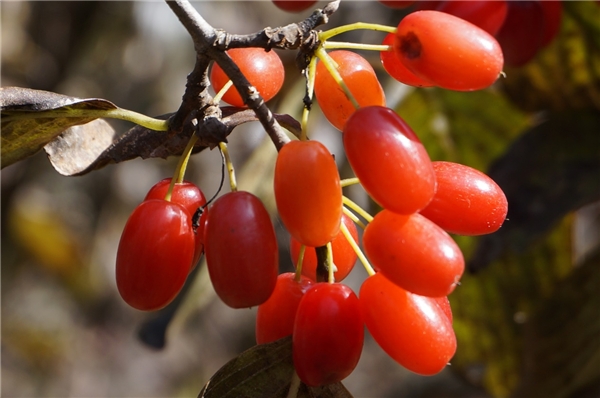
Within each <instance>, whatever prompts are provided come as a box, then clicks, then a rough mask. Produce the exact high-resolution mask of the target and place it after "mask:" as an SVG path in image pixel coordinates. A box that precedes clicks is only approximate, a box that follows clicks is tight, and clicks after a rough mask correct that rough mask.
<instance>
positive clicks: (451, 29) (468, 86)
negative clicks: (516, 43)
mask: <svg viewBox="0 0 600 398" xmlns="http://www.w3.org/2000/svg"><path fill="white" fill-rule="evenodd" d="M394 49H395V51H397V54H398V57H399V58H400V60H401V61H402V62H403V63H404V65H406V67H407V68H408V69H410V70H411V71H412V72H413V73H414V74H416V75H417V76H419V77H420V78H422V79H425V80H427V81H430V82H432V83H434V84H435V85H436V86H439V87H442V88H446V89H450V90H458V91H471V90H479V89H483V88H486V87H489V86H490V85H492V83H494V82H495V81H496V79H497V78H498V76H499V75H500V72H502V66H503V63H504V60H503V56H502V49H501V48H500V45H499V44H498V42H497V41H496V39H494V37H493V36H491V35H490V34H489V33H487V32H486V31H484V30H483V29H481V28H479V27H477V26H475V25H473V24H472V23H469V22H467V21H465V20H463V19H460V18H458V17H455V16H454V15H450V14H446V13H443V12H439V11H430V10H425V11H417V12H413V13H412V14H409V15H407V16H406V17H404V18H403V19H402V20H401V21H400V23H399V24H398V29H397V31H396V42H395V43H394Z"/></svg>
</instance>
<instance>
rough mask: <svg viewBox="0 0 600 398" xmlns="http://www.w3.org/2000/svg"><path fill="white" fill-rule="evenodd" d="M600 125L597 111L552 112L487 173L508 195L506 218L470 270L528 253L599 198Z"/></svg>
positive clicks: (482, 241) (483, 245)
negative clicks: (569, 216) (510, 254)
mask: <svg viewBox="0 0 600 398" xmlns="http://www.w3.org/2000/svg"><path fill="white" fill-rule="evenodd" d="M599 126H600V112H597V111H596V110H591V111H585V110H584V111H570V112H563V113H555V114H551V115H549V117H548V119H547V120H546V121H544V122H542V123H541V124H539V125H538V126H535V127H533V128H532V129H531V130H529V131H527V132H526V133H525V134H523V135H522V136H521V137H520V138H519V139H517V140H516V141H515V142H514V143H513V144H512V145H511V147H510V148H509V149H508V151H507V152H506V153H505V154H504V156H503V157H502V158H501V159H499V160H498V161H497V162H496V163H495V164H494V165H493V166H492V167H491V168H490V169H489V172H488V174H489V176H490V177H491V178H492V179H493V180H494V181H496V183H498V185H500V187H501V188H502V190H503V191H504V193H505V194H506V197H507V199H508V216H507V220H506V222H505V223H504V225H503V226H502V228H501V229H500V230H498V231H497V232H496V233H494V234H491V235H486V236H484V237H482V238H481V239H480V240H479V244H478V248H477V249H476V252H475V254H474V256H473V257H472V258H471V259H470V261H469V268H470V269H471V270H479V269H481V268H483V267H485V266H486V265H487V264H489V263H490V262H492V261H494V260H495V259H496V258H498V257H499V256H501V255H502V253H503V252H504V251H506V250H510V251H512V252H515V253H522V252H524V251H525V250H526V249H527V248H528V247H529V246H530V245H531V244H532V243H533V242H535V241H536V240H539V239H540V238H541V237H543V236H544V235H545V234H546V233H547V232H548V231H549V230H550V229H552V228H553V227H554V226H555V225H556V224H557V223H558V222H559V221H560V220H561V219H562V218H563V217H564V216H565V215H566V214H568V213H569V212H571V211H574V210H576V209H578V208H580V207H582V206H584V205H586V204H588V203H591V202H593V201H595V200H598V199H600V130H599Z"/></svg>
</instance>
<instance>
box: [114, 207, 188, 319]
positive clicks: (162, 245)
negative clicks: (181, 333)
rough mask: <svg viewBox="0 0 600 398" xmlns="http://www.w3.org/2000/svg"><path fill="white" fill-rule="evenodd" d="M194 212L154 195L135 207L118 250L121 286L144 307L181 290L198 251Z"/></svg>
mask: <svg viewBox="0 0 600 398" xmlns="http://www.w3.org/2000/svg"><path fill="white" fill-rule="evenodd" d="M194 249H195V241H194V232H193V230H192V224H191V219H190V215H189V214H188V213H187V211H186V210H185V209H184V208H183V207H182V206H180V205H178V204H175V203H172V202H167V201H166V200H163V199H150V200H146V201H144V202H142V203H141V204H140V205H139V206H138V207H136V208H135V210H134V211H133V213H132V214H131V216H129V219H128V220H127V223H126V224H125V228H124V229H123V234H122V235H121V240H120V241H119V248H118V250H117V264H116V279H117V288H118V290H119V293H120V294H121V297H122V298H123V300H125V302H126V303H127V304H129V305H130V306H132V307H133V308H136V309H138V310H143V311H153V310H158V309H160V308H163V307H165V306H166V305H167V304H169V303H170V302H171V301H172V300H173V299H174V298H175V296H176V295H177V293H179V291H180V290H181V288H182V287H183V284H184V283H185V280H186V278H187V275H188V273H189V271H190V264H191V262H192V258H193V255H194Z"/></svg>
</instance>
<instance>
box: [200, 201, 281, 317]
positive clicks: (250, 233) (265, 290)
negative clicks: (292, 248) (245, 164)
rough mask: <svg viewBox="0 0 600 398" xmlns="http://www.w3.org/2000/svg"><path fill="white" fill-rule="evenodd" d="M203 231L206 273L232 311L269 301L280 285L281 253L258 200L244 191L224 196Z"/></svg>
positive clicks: (268, 220)
mask: <svg viewBox="0 0 600 398" xmlns="http://www.w3.org/2000/svg"><path fill="white" fill-rule="evenodd" d="M204 233H205V243H204V250H205V252H206V264H207V266H208V273H209V275H210V280H211V282H212V284H213V287H214V288H215V291H216V292H217V295H218V296H219V297H220V298H221V300H222V301H223V302H224V303H225V304H227V305H228V306H230V307H232V308H248V307H253V306H256V305H259V304H262V303H264V302H265V301H267V299H268V298H269V297H270V296H271V294H272V293H273V289H275V284H276V282H277V274H278V270H279V253H278V250H277V239H276V237H275V230H274V229H273V224H272V223H271V219H270V217H269V213H268V212H267V210H266V209H265V207H264V205H263V204H262V202H261V201H260V199H258V198H257V197H256V196H254V195H252V194H251V193H249V192H243V191H237V192H229V193H226V194H225V195H223V196H221V197H220V198H218V199H217V200H216V201H215V202H214V204H213V205H212V207H211V208H210V211H209V212H208V216H207V219H206V226H205V230H204Z"/></svg>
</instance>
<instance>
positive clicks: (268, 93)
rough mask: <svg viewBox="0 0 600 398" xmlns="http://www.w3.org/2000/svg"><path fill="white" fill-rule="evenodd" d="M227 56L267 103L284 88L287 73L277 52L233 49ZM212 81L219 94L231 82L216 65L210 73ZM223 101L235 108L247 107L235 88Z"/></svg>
mask: <svg viewBox="0 0 600 398" xmlns="http://www.w3.org/2000/svg"><path fill="white" fill-rule="evenodd" d="M227 54H228V55H229V56H230V57H231V59H232V60H233V62H235V63H236V65H237V66H238V68H240V71H241V72H242V73H243V74H244V76H246V79H248V81H249V82H250V84H252V85H253V86H254V87H255V88H256V90H258V92H259V93H260V95H261V96H262V98H263V99H264V100H265V101H269V100H270V99H271V98H273V97H274V96H275V95H276V94H277V93H278V92H279V90H280V89H281V87H282V86H283V81H284V79H285V71H284V68H283V63H282V62H281V58H279V55H277V53H276V52H275V51H265V50H264V49H262V48H256V47H250V48H233V49H231V50H227ZM210 81H211V83H212V85H213V86H214V89H215V91H216V92H219V91H220V90H221V89H222V88H223V86H225V84H226V83H227V82H228V81H229V77H228V76H227V75H226V74H225V72H224V71H223V69H221V67H220V66H219V65H217V64H216V63H215V64H213V67H212V69H211V71H210ZM223 101H225V102H227V103H228V104H231V105H233V106H238V107H243V106H245V104H244V100H243V99H242V97H241V96H240V94H239V93H238V91H237V89H236V88H235V87H234V86H231V87H230V88H229V89H228V90H227V92H226V93H225V95H223Z"/></svg>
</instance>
